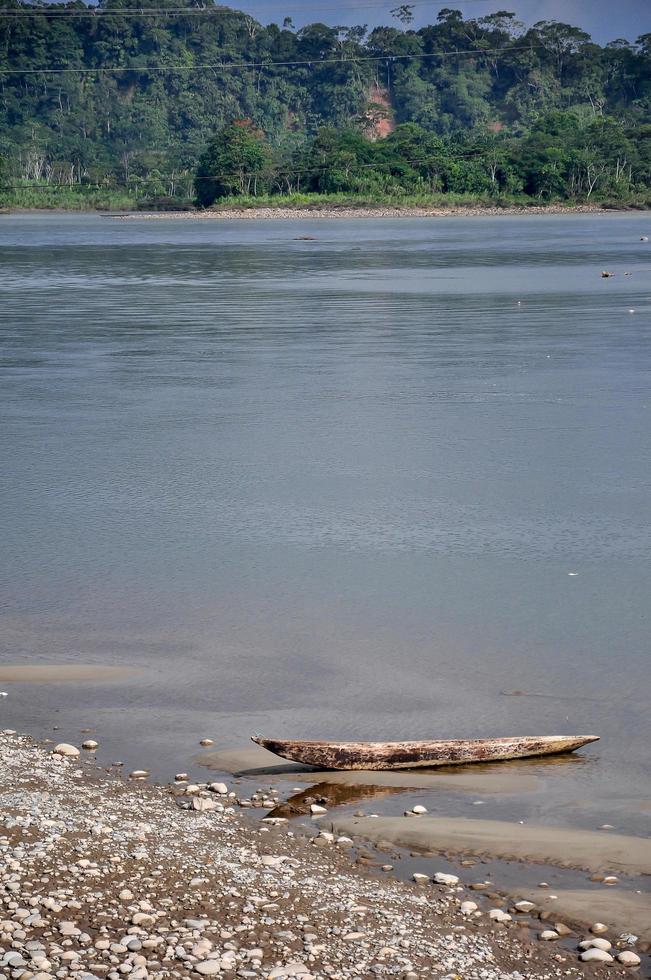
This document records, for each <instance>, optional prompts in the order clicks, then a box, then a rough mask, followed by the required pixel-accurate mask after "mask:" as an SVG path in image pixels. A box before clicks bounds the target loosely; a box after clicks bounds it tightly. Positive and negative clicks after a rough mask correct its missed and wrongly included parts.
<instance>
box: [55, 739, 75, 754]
mask: <svg viewBox="0 0 651 980" xmlns="http://www.w3.org/2000/svg"><path fill="white" fill-rule="evenodd" d="M52 752H53V753H54V755H63V756H75V755H79V749H78V748H77V746H76V745H70V743H69V742H59V744H58V745H55V746H54V748H53V749H52Z"/></svg>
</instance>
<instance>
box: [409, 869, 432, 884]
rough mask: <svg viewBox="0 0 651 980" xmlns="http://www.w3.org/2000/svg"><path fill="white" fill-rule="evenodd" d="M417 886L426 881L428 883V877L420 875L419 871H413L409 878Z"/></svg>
mask: <svg viewBox="0 0 651 980" xmlns="http://www.w3.org/2000/svg"><path fill="white" fill-rule="evenodd" d="M411 877H412V878H413V879H414V881H415V882H416V884H417V885H424V884H425V882H426V881H429V875H424V874H421V872H420V871H414V873H413V875H412V876H411Z"/></svg>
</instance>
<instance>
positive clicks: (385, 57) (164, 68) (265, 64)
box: [0, 44, 547, 75]
mask: <svg viewBox="0 0 651 980" xmlns="http://www.w3.org/2000/svg"><path fill="white" fill-rule="evenodd" d="M535 50H542V51H545V50H547V49H546V48H545V46H544V45H543V44H523V45H515V46H513V47H510V48H476V49H474V50H472V51H437V52H432V53H427V54H425V53H423V54H381V55H373V56H370V57H368V56H367V57H363V58H311V59H309V60H304V61H242V62H233V63H232V64H223V63H218V64H203V65H111V66H109V67H98V68H0V74H4V75H49V74H56V75H65V74H78V75H88V74H94V73H96V72H125V71H135V72H148V71H156V72H174V71H214V72H225V71H237V70H239V69H242V68H244V69H258V68H260V69H263V68H301V67H309V68H314V67H317V66H319V65H344V64H358V65H359V64H366V63H377V62H387V61H390V62H394V61H418V60H428V59H430V58H465V57H473V58H474V57H478V56H482V55H487V54H490V55H502V56H505V55H511V54H512V53H513V52H514V51H535Z"/></svg>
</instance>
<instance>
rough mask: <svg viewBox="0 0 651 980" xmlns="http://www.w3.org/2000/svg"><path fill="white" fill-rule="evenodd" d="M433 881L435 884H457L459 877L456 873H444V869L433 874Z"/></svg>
mask: <svg viewBox="0 0 651 980" xmlns="http://www.w3.org/2000/svg"><path fill="white" fill-rule="evenodd" d="M434 881H435V882H436V883H437V885H458V884H459V878H458V877H457V875H449V874H446V872H445V871H437V872H436V874H435V875H434Z"/></svg>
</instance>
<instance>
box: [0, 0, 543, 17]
mask: <svg viewBox="0 0 651 980" xmlns="http://www.w3.org/2000/svg"><path fill="white" fill-rule="evenodd" d="M271 2H274V3H276V2H277V0H271ZM388 2H391V0H388ZM461 2H463V3H493V2H495V0H461ZM532 2H533V0H532ZM420 3H426V4H428V5H429V6H430V7H439V8H440V9H442V8H443V3H442V2H439V0H412V3H411V4H410V5H409V6H416V5H417V4H420ZM295 6H299V3H298V2H297V3H295ZM329 6H335V7H336V6H337V4H334V5H332V4H330V5H329ZM379 6H382V4H381V3H380V2H368V0H365V2H361V3H360V2H359V0H357V2H356V3H355V10H356V11H357V10H359V9H368V10H377V8H378V7H379ZM224 13H229V14H230V13H235V14H243V15H244V16H245V17H251V16H252V15H251V14H247V13H246V11H243V10H233V9H232V8H229V7H225V6H220V5H213V6H206V7H92V6H87V7H86V8H79V9H72V8H70V7H62V9H60V10H57V9H54V8H53V7H52V6H50V7H37V6H34V7H30V6H29V5H25V6H22V7H17V8H8V7H3V8H0V17H9V18H17V19H19V18H21V17H35V16H40V17H63V18H66V17H95V18H97V19H100V18H101V17H160V16H163V15H177V14H179V15H180V14H186V15H191V16H203V15H204V14H224ZM387 13H388V14H390V11H387Z"/></svg>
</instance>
